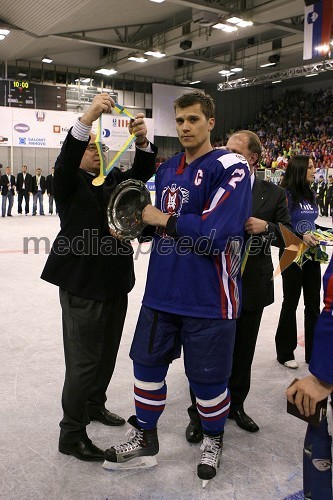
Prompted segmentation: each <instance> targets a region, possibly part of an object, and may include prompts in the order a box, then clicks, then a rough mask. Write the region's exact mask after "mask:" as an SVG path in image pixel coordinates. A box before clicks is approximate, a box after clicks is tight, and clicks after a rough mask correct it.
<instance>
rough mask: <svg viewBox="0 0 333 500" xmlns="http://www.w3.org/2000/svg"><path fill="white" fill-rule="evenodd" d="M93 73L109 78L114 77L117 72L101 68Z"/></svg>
mask: <svg viewBox="0 0 333 500" xmlns="http://www.w3.org/2000/svg"><path fill="white" fill-rule="evenodd" d="M95 73H99V74H101V75H105V76H111V75H115V74H116V73H117V70H116V69H107V68H101V69H97V70H96V71H95Z"/></svg>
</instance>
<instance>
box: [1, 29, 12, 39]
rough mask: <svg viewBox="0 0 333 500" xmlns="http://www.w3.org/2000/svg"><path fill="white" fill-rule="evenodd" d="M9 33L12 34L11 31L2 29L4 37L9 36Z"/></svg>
mask: <svg viewBox="0 0 333 500" xmlns="http://www.w3.org/2000/svg"><path fill="white" fill-rule="evenodd" d="M9 33H10V31H9V30H6V29H3V28H1V29H0V35H3V36H4V37H5V36H7V35H9Z"/></svg>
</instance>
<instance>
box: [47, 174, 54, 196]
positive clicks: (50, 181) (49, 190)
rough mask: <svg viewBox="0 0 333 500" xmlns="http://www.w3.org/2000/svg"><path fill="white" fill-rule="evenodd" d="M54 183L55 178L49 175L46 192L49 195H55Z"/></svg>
mask: <svg viewBox="0 0 333 500" xmlns="http://www.w3.org/2000/svg"><path fill="white" fill-rule="evenodd" d="M53 181H54V176H53V175H52V174H50V175H48V176H47V177H46V191H47V194H50V195H53V194H54V193H53Z"/></svg>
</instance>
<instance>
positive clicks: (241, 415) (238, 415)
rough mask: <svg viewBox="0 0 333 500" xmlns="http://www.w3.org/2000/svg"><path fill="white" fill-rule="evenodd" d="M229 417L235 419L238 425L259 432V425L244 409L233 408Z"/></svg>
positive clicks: (246, 429) (249, 430)
mask: <svg viewBox="0 0 333 500" xmlns="http://www.w3.org/2000/svg"><path fill="white" fill-rule="evenodd" d="M228 418H230V419H231V420H235V422H236V424H237V425H238V427H241V428H242V429H244V430H245V431H248V432H257V431H258V430H259V427H258V426H257V424H256V423H255V422H254V421H253V420H252V418H251V417H249V416H248V415H247V414H246V413H245V411H244V410H233V411H231V412H230V413H229V416H228Z"/></svg>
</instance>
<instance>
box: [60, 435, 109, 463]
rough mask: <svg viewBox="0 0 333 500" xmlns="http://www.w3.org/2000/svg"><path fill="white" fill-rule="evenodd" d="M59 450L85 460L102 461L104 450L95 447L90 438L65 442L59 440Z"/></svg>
mask: <svg viewBox="0 0 333 500" xmlns="http://www.w3.org/2000/svg"><path fill="white" fill-rule="evenodd" d="M59 451H60V453H64V455H72V456H73V457H75V458H78V459H79V460H85V461H86V462H103V460H104V451H103V450H101V449H100V448H97V446H95V445H94V444H93V443H92V442H91V441H90V439H83V440H82V441H78V442H77V443H65V442H62V441H61V440H59Z"/></svg>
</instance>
